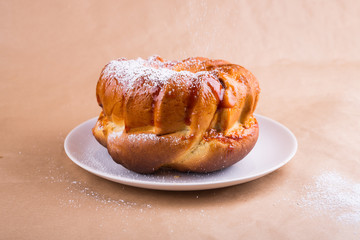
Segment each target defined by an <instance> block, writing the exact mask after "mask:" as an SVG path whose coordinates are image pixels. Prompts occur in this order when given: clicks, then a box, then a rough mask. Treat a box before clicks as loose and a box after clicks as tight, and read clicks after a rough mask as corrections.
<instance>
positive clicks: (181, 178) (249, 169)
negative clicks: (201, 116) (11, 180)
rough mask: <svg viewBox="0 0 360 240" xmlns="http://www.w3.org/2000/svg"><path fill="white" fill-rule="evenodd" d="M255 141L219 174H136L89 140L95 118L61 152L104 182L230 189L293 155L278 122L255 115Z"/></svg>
mask: <svg viewBox="0 0 360 240" xmlns="http://www.w3.org/2000/svg"><path fill="white" fill-rule="evenodd" d="M256 118H257V120H258V122H259V129H260V132H259V139H258V141H257V143H256V145H255V147H254V148H253V150H252V151H251V152H250V153H249V155H247V156H246V157H245V158H244V159H243V160H241V161H240V162H238V163H236V164H234V165H233V166H231V167H229V168H226V169H224V170H221V171H217V172H214V173H208V174H195V173H179V172H175V171H160V172H158V173H156V174H147V175H143V174H138V173H135V172H132V171H130V170H127V169H126V168H124V167H122V166H121V165H119V164H117V163H115V162H114V161H113V160H112V159H111V157H110V155H109V154H108V152H107V149H106V148H104V147H103V146H101V145H100V144H99V143H98V142H97V141H96V140H95V138H94V137H93V135H92V132H91V129H92V127H93V126H94V125H95V122H96V120H97V118H93V119H90V120H88V121H86V122H84V123H82V124H80V125H79V126H77V127H76V128H74V129H73V130H72V131H71V132H70V133H69V134H68V136H67V137H66V139H65V144H64V145H65V152H66V154H67V155H68V156H69V158H70V159H71V160H72V161H73V162H74V163H76V164H77V165H79V166H80V167H82V168H83V169H85V170H87V171H89V172H91V173H93V174H95V175H98V176H100V177H103V178H106V179H108V180H111V181H114V182H118V183H122V184H126V185H131V186H135V187H141V188H149V189H159V190H173V191H190V190H205V189H213V188H221V187H227V186H232V185H236V184H240V183H244V182H248V181H251V180H254V179H256V178H259V177H262V176H264V175H266V174H269V173H271V172H273V171H275V170H276V169H278V168H280V167H282V166H283V165H285V164H286V163H287V162H288V161H290V159H291V158H292V157H293V156H294V155H295V153H296V150H297V141H296V138H295V136H294V134H292V132H291V131H290V130H289V129H287V128H286V127H285V126H283V125H281V124H280V123H278V122H276V121H274V120H272V119H269V118H266V117H263V116H260V115H256Z"/></svg>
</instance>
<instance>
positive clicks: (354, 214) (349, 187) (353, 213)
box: [299, 172, 360, 224]
mask: <svg viewBox="0 0 360 240" xmlns="http://www.w3.org/2000/svg"><path fill="white" fill-rule="evenodd" d="M314 179H315V184H313V185H307V186H305V190H306V195H305V196H303V197H302V198H301V201H300V203H299V206H301V207H303V208H304V207H305V208H311V209H312V210H314V214H326V215H329V216H330V217H332V218H333V219H335V220H336V221H339V222H344V223H352V224H357V223H360V183H356V182H353V181H351V180H348V179H345V178H344V177H342V176H341V175H340V174H338V173H336V172H325V173H322V174H321V175H319V176H317V177H315V178H314Z"/></svg>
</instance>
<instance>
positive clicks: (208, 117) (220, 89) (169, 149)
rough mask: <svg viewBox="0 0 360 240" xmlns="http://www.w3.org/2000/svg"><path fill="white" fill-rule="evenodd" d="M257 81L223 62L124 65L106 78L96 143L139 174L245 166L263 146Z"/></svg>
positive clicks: (110, 68)
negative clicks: (245, 160)
mask: <svg viewBox="0 0 360 240" xmlns="http://www.w3.org/2000/svg"><path fill="white" fill-rule="evenodd" d="M259 92H260V89H259V85H258V82H257V80H256V78H255V77H254V76H253V75H252V74H251V73H250V72H249V71H248V70H246V69H245V68H243V67H241V66H239V65H235V64H231V63H229V62H226V61H223V60H210V59H207V58H201V57H197V58H188V59H185V60H182V61H167V60H164V59H163V58H161V57H158V56H153V57H150V58H149V59H147V60H144V59H141V58H138V59H136V60H126V59H124V58H121V59H118V60H114V61H111V62H110V63H109V64H107V65H106V66H105V67H104V69H103V70H102V72H101V75H100V79H99V81H98V83H97V88H96V97H97V101H98V103H99V105H100V107H101V108H102V112H101V114H100V116H99V119H98V121H97V123H96V125H95V127H94V128H93V134H94V136H95V138H96V139H97V140H98V142H99V143H101V144H102V145H103V146H104V147H106V148H107V149H108V152H109V154H110V156H111V157H112V158H113V160H114V161H115V162H117V163H119V164H121V165H123V166H124V167H125V168H127V169H130V170H132V171H135V172H138V173H152V172H155V171H156V170H158V169H160V168H163V167H165V168H171V169H175V170H178V171H181V172H188V171H190V172H201V173H205V172H213V171H216V170H220V169H223V168H226V167H228V166H230V165H232V164H234V163H236V162H238V161H240V160H241V159H242V158H244V157H245V156H246V155H247V154H248V153H249V152H250V150H251V149H252V148H253V147H254V145H255V143H256V141H257V138H258V132H259V130H258V123H257V121H256V119H255V117H254V116H253V112H254V109H255V107H256V103H257V101H258V97H259Z"/></svg>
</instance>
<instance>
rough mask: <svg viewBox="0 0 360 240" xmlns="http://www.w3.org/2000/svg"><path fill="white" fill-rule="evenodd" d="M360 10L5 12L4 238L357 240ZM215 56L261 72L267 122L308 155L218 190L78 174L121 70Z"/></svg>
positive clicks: (10, 7) (342, 6)
mask: <svg viewBox="0 0 360 240" xmlns="http://www.w3.org/2000/svg"><path fill="white" fill-rule="evenodd" d="M359 13H360V1H356V0H354V1H270V0H269V1H195V0H194V1H60V0H59V1H16V0H15V1H10V0H9V1H1V2H0V76H1V85H0V91H1V92H0V111H1V114H0V132H1V138H0V176H1V178H0V179H1V180H0V189H1V197H0V239H148V238H157V239H240V238H244V239H360V177H359V172H360V150H359V149H360V148H359V146H358V145H359V143H360V138H359V130H360V123H359V122H360V96H359V90H360V83H359V82H360V80H359V79H360V30H359V29H360V14H359ZM152 54H159V55H161V56H163V57H165V58H169V59H181V58H185V57H189V56H205V57H210V58H219V59H226V60H229V61H231V62H234V63H238V64H240V65H243V66H245V67H247V68H248V69H250V70H251V71H252V72H253V73H254V74H255V76H257V78H258V80H259V82H260V86H261V88H262V93H261V98H260V102H259V106H258V108H257V111H256V112H257V113H259V114H263V115H266V116H268V117H270V118H273V119H275V120H277V121H279V122H281V123H283V124H285V125H286V126H287V127H289V128H290V129H291V130H292V131H293V132H294V133H295V135H296V136H297V139H298V142H299V149H298V152H297V154H296V156H295V157H294V158H293V160H292V161H291V162H290V163H289V164H287V165H286V166H284V167H282V168H281V169H279V170H278V171H276V172H274V173H272V174H270V175H267V176H265V177H263V178H261V179H258V180H256V181H252V182H249V183H246V184H242V185H238V186H234V187H229V188H224V189H218V190H208V191H197V192H162V191H152V190H144V189H139V188H133V187H128V186H124V185H121V184H116V183H112V182H110V181H107V180H104V179H101V178H99V177H96V176H94V175H92V174H90V173H88V172H86V171H84V170H83V169H81V168H79V167H78V166H76V165H75V164H73V163H72V162H71V160H70V159H69V158H68V157H67V156H66V154H65V152H64V149H63V142H64V139H65V137H66V135H67V134H68V132H69V131H70V130H71V129H72V128H73V127H75V126H76V125H78V124H80V123H81V122H83V121H85V120H87V119H89V118H91V117H94V116H96V115H98V113H99V111H100V109H99V107H98V106H97V104H96V99H95V84H96V81H97V78H98V76H99V73H100V70H101V68H102V67H103V66H104V65H105V64H106V63H107V62H108V61H110V60H112V59H114V58H118V57H127V58H135V57H139V56H141V57H147V56H149V55H152Z"/></svg>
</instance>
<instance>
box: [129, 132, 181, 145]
mask: <svg viewBox="0 0 360 240" xmlns="http://www.w3.org/2000/svg"><path fill="white" fill-rule="evenodd" d="M128 141H129V142H132V143H136V142H147V141H151V142H153V143H156V142H160V141H166V142H169V143H170V144H174V145H177V144H179V143H180V142H181V138H180V137H175V136H171V135H170V136H166V137H165V136H157V135H156V134H153V133H138V134H129V135H128Z"/></svg>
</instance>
